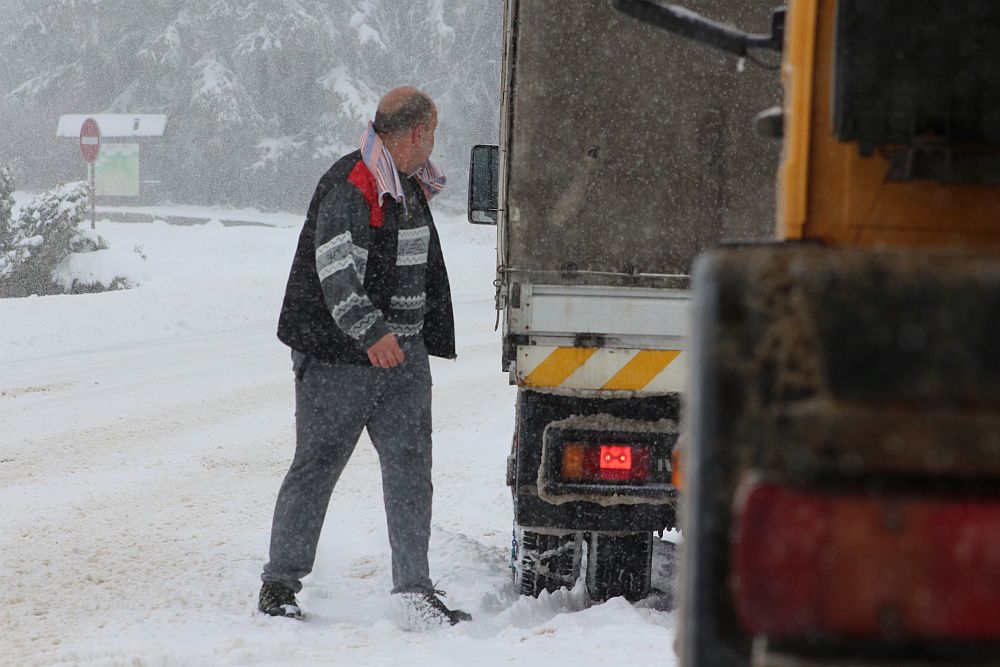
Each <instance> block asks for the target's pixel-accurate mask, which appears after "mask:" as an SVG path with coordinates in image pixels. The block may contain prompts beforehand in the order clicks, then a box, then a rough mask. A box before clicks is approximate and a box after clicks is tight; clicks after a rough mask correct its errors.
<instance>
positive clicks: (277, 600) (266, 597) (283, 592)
mask: <svg viewBox="0 0 1000 667" xmlns="http://www.w3.org/2000/svg"><path fill="white" fill-rule="evenodd" d="M257 609H258V610H260V612H261V613H263V614H267V615H268V616H286V617H288V618H302V610H301V609H299V603H298V602H297V601H296V600H295V591H293V590H292V589H291V588H289V587H288V586H286V585H284V584H282V583H278V582H277V581H265V582H264V585H263V586H261V587H260V597H259V598H258V599H257Z"/></svg>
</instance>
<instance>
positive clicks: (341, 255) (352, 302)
mask: <svg viewBox="0 0 1000 667" xmlns="http://www.w3.org/2000/svg"><path fill="white" fill-rule="evenodd" d="M368 214H369V211H368V204H367V203H366V202H365V199H364V197H363V196H362V195H361V193H360V192H359V191H358V190H357V189H356V188H354V187H353V186H351V185H347V184H345V185H343V186H339V187H335V188H334V189H333V190H331V191H330V192H329V193H328V194H327V195H326V197H325V198H324V199H323V201H322V202H321V203H320V207H319V215H318V217H317V219H316V271H317V273H319V280H320V284H321V285H322V287H323V297H324V298H325V299H326V305H327V307H328V308H329V309H330V315H331V316H332V317H333V321H334V322H335V323H336V324H337V326H338V327H339V328H340V329H341V331H343V332H344V333H346V334H347V335H348V336H350V337H351V338H353V339H354V340H355V341H357V342H358V344H359V345H360V346H361V347H362V348H364V349H365V350H367V349H368V348H369V347H371V346H372V345H374V344H375V343H377V342H378V340H379V339H380V338H382V337H383V336H384V335H386V334H387V333H389V327H388V326H387V325H386V323H385V318H384V317H383V315H382V312H381V311H380V310H379V309H378V308H376V307H375V306H374V305H373V304H372V302H371V301H370V300H369V298H368V294H367V293H366V292H365V288H364V282H365V267H366V265H367V263H368V236H369V227H368Z"/></svg>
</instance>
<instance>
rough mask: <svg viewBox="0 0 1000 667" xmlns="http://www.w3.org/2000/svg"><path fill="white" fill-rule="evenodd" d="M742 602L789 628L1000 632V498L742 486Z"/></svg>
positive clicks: (805, 634)
mask: <svg viewBox="0 0 1000 667" xmlns="http://www.w3.org/2000/svg"><path fill="white" fill-rule="evenodd" d="M736 514H737V517H736V521H737V524H736V528H735V532H734V535H733V541H732V544H731V549H732V551H731V567H732V580H731V585H732V589H733V595H734V602H735V607H736V610H737V615H738V618H739V622H740V624H741V625H742V626H743V628H744V629H745V630H746V631H747V632H749V633H751V634H758V635H766V636H769V637H773V638H783V639H791V640H795V639H804V640H809V639H813V640H815V639H860V640H864V639H873V640H895V641H900V642H903V641H922V640H959V641H982V642H986V641H998V640H1000V500H998V499H996V498H984V497H979V496H958V497H955V496H947V497H926V496H924V497H917V496H914V495H910V494H904V493H897V494H888V493H886V494H877V495H876V494H871V493H865V492H864V491H863V490H858V491H857V492H855V493H851V492H846V491H839V492H836V493H823V492H820V491H815V490H803V489H800V488H797V487H790V486H784V485H780V484H775V483H771V482H762V481H754V482H750V483H748V484H747V485H746V486H744V487H743V488H741V491H740V493H739V494H738V500H737V507H736Z"/></svg>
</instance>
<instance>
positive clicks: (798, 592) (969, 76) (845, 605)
mask: <svg viewBox="0 0 1000 667" xmlns="http://www.w3.org/2000/svg"><path fill="white" fill-rule="evenodd" d="M615 5H616V6H618V7H619V9H622V10H623V11H626V12H628V13H631V14H633V15H634V16H635V17H637V18H640V19H642V20H645V21H646V22H649V23H654V24H656V25H659V26H660V27H663V28H666V29H668V30H669V31H671V32H675V33H679V34H680V35H682V36H685V37H688V38H694V39H696V40H699V41H703V42H706V43H709V44H711V45H713V46H716V47H721V48H724V49H726V50H729V51H731V52H733V53H737V54H740V50H741V49H742V54H744V55H747V56H749V57H753V58H755V59H760V60H767V58H765V57H764V56H765V55H767V54H766V53H765V51H766V50H767V48H768V45H767V44H766V41H764V40H754V39H751V38H752V37H753V36H748V35H745V34H742V33H740V32H739V31H738V30H735V29H733V28H727V27H724V26H721V25H718V24H714V23H712V22H710V21H708V20H706V19H704V18H702V17H701V16H699V15H697V14H694V13H693V12H690V11H688V10H686V9H682V8H679V7H674V6H666V5H660V4H658V3H654V2H643V1H640V0H616V2H615ZM776 16H777V17H778V20H777V22H776V26H777V29H776V30H775V32H774V34H783V36H784V38H783V40H782V43H781V44H780V45H779V46H777V49H778V50H780V51H781V80H782V83H783V86H784V102H783V104H782V106H781V107H780V110H778V111H775V112H771V113H769V114H765V115H764V116H762V118H761V123H760V126H761V127H763V128H765V129H767V128H770V129H771V130H772V131H774V133H775V134H778V135H780V136H781V137H782V140H783V144H782V145H783V151H782V161H781V166H780V168H779V171H778V190H777V209H778V210H777V216H776V228H775V235H774V237H775V238H774V241H773V242H771V243H765V244H758V245H750V246H743V247H731V248H720V249H717V250H714V251H712V252H709V253H707V254H705V255H703V256H702V257H701V258H700V259H699V260H698V262H697V265H696V269H695V271H694V276H693V294H694V299H693V302H694V313H693V325H692V332H691V339H690V345H689V348H688V354H689V355H690V356H689V365H690V368H691V386H690V390H689V393H688V396H689V400H690V405H689V407H690V410H689V419H688V420H687V424H686V428H687V429H688V434H689V438H688V447H687V449H686V450H685V451H684V452H683V455H684V457H685V504H684V508H683V519H682V524H683V527H684V536H685V544H684V556H683V562H682V570H681V575H680V576H681V587H682V606H681V619H680V628H679V636H678V647H679V649H680V655H681V664H683V665H688V666H694V665H698V666H703V665H712V666H726V665H775V666H777V665H796V666H800V665H817V666H818V665H823V666H834V665H894V666H897V667H899V666H911V665H940V664H947V665H965V664H1000V254H998V252H997V245H998V243H1000V187H998V185H1000V67H998V63H1000V3H997V2H991V1H989V0H960V1H956V0H948V1H946V0H922V1H912V2H901V1H899V0H792V2H790V3H789V5H788V7H787V11H785V12H783V13H779V14H778V15H776ZM663 39H664V40H665V41H666V40H671V41H672V42H674V43H681V42H683V41H684V40H681V39H679V38H677V37H673V36H668V35H666V34H664V37H663ZM734 39H735V41H733V40H734ZM741 40H742V41H741ZM733 44H737V47H733V46H732V45H733ZM762 44H763V46H761V45H762ZM770 46H774V45H773V44H772V45H770ZM772 55H773V54H772ZM775 120H777V122H774V121H775ZM775 130H776V131H775Z"/></svg>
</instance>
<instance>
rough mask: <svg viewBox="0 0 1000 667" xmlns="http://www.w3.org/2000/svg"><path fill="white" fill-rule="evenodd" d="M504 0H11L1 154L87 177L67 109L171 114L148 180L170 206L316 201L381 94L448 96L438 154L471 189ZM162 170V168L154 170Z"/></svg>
mask: <svg viewBox="0 0 1000 667" xmlns="http://www.w3.org/2000/svg"><path fill="white" fill-rule="evenodd" d="M502 14H503V4H502V0H462V1H461V2H458V1H454V0H333V1H330V0H254V1H250V2H247V1H246V0H242V1H238V0H143V2H135V0H0V118H2V121H3V122H2V123H0V164H2V163H8V164H11V163H12V164H13V166H14V169H15V174H16V176H17V179H18V183H19V187H24V188H32V189H43V188H48V187H51V186H53V185H54V184H55V183H56V182H59V181H66V180H71V179H75V178H81V177H82V176H83V174H84V173H85V166H84V163H83V161H82V159H81V158H80V156H79V151H78V148H77V145H76V143H75V142H74V141H72V140H70V139H57V138H56V136H55V133H56V124H57V122H58V118H59V116H60V115H61V114H65V113H163V114H167V115H168V117H169V118H168V125H167V137H166V139H165V140H164V141H162V142H159V144H157V143H156V142H151V143H149V144H148V145H147V144H145V143H144V144H143V148H142V151H143V171H144V173H143V178H144V179H145V178H148V177H153V178H156V179H161V180H162V184H161V185H159V186H156V188H154V189H153V190H151V191H152V192H155V193H156V195H157V196H158V197H159V198H161V199H164V200H172V201H177V202H193V203H220V204H222V203H225V204H237V205H255V206H259V207H264V208H296V209H297V208H303V207H304V206H305V202H306V201H307V200H308V197H309V195H310V193H311V191H312V188H313V187H314V185H315V181H316V178H317V177H318V176H319V175H320V174H321V173H322V172H323V171H324V170H325V169H326V168H327V167H328V166H329V165H330V164H331V163H332V161H333V160H334V159H336V158H337V157H338V156H339V155H340V154H342V153H344V152H347V151H349V150H352V149H353V148H354V147H355V146H356V144H357V139H358V136H359V134H360V130H361V129H362V128H363V126H364V123H365V121H366V120H367V119H368V118H369V117H370V115H371V114H372V113H373V112H374V107H375V104H376V102H377V100H378V98H379V96H380V95H381V94H382V93H383V92H384V91H385V90H387V89H388V88H390V87H392V86H396V85H400V84H404V83H412V84H414V85H417V86H419V87H421V88H423V89H424V90H426V91H427V92H428V93H430V94H431V96H432V97H434V98H435V100H436V101H437V103H438V109H439V116H440V128H439V130H438V147H437V149H436V151H435V156H436V158H437V159H438V161H439V162H440V163H442V165H443V166H444V167H445V169H446V171H447V172H448V173H449V176H450V179H451V181H450V182H451V187H450V188H449V190H450V194H451V196H453V197H456V198H457V197H460V196H462V195H463V194H464V191H465V187H466V178H467V169H468V165H467V162H468V154H469V148H470V147H471V146H472V145H473V144H475V143H484V142H495V141H496V132H497V124H498V109H499V92H500V91H499V78H500V36H501V31H502ZM147 165H148V168H147Z"/></svg>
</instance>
